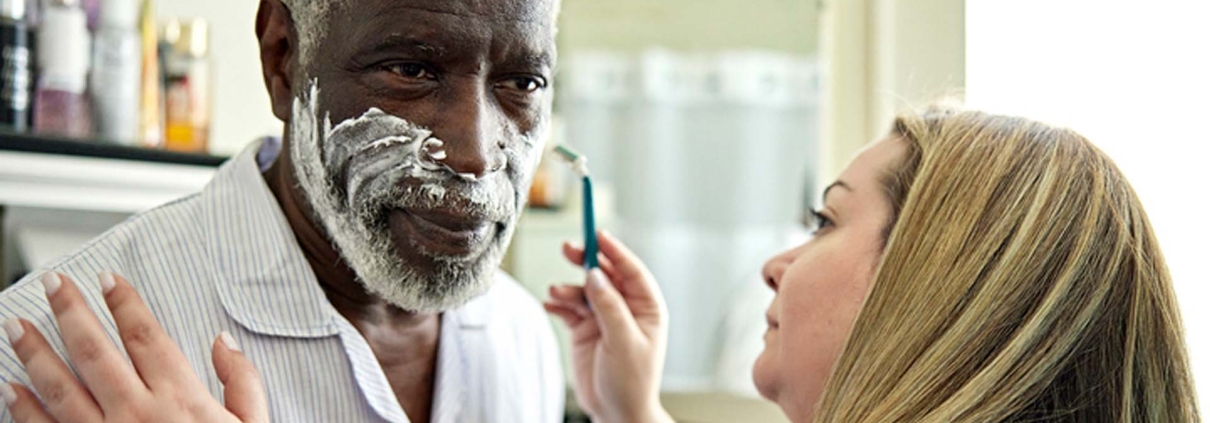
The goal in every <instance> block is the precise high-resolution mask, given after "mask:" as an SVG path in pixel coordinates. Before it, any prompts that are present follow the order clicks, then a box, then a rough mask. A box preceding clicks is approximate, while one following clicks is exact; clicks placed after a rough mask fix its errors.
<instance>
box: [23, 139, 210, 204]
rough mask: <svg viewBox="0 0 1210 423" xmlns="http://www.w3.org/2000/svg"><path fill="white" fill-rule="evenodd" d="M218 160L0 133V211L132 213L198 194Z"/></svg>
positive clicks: (200, 156) (191, 155) (195, 155)
mask: <svg viewBox="0 0 1210 423" xmlns="http://www.w3.org/2000/svg"><path fill="white" fill-rule="evenodd" d="M224 160H226V158H223V157H215V156H208V155H197V154H181V153H172V152H166V151H156V150H147V149H140V148H133V147H123V146H118V145H113V144H103V143H92V142H82V141H72V140H66V139H61V138H53V137H41V136H29V135H23V134H12V133H0V206H16V207H33V208H45V209H58V210H78V211H100V212H118V213H135V212H139V211H143V210H147V209H150V208H152V207H155V206H158V205H160V204H163V203H166V202H169V201H172V200H175V199H177V198H180V197H183V196H186V195H189V194H192V193H195V192H198V191H199V190H201V189H202V187H204V186H205V185H206V183H207V182H209V181H210V178H211V177H212V176H213V175H214V172H215V170H216V169H217V166H218V165H219V164H221V163H222V162H223V161H224Z"/></svg>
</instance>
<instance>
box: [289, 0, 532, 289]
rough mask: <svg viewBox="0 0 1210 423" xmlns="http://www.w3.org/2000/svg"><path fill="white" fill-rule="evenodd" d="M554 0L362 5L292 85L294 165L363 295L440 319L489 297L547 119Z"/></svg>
mask: <svg viewBox="0 0 1210 423" xmlns="http://www.w3.org/2000/svg"><path fill="white" fill-rule="evenodd" d="M552 2H553V0H407V1H405V0H358V1H354V2H352V3H351V4H352V5H351V6H350V7H345V8H341V9H339V10H335V11H334V12H333V16H332V18H331V20H330V21H329V22H328V27H327V34H326V36H324V37H323V38H322V39H321V40H320V41H319V42H318V43H317V44H316V45H315V46H314V48H312V49H311V50H310V52H311V56H310V57H309V58H307V62H306V63H302V64H301V65H302V71H303V72H302V73H304V74H305V75H306V80H305V83H301V84H295V92H296V95H297V101H296V102H295V106H294V116H293V118H292V119H291V124H290V126H291V130H290V138H291V154H292V156H291V158H292V162H293V163H294V170H295V173H296V174H297V177H298V180H299V184H300V186H301V187H302V189H303V191H304V192H305V193H306V194H307V197H308V199H309V200H310V203H311V204H310V205H311V208H312V210H313V211H314V214H315V215H316V217H318V218H319V219H320V220H321V221H322V222H319V223H322V224H323V226H324V227H325V229H326V230H327V232H328V234H329V235H330V236H331V238H332V240H333V241H334V242H335V244H336V246H337V247H338V249H339V250H340V252H341V255H342V256H343V257H344V259H345V261H346V262H347V263H348V264H349V265H350V267H352V268H353V270H354V271H356V272H357V274H358V276H359V278H360V279H361V281H362V283H363V284H365V286H366V288H367V289H369V290H370V292H372V293H374V294H376V295H378V296H381V297H383V298H384V299H385V300H387V301H389V302H391V303H392V304H394V305H396V306H399V307H401V308H404V309H407V310H412V311H421V312H430V311H440V310H446V309H449V308H452V307H456V306H458V305H461V304H462V303H465V302H466V301H467V300H469V299H471V298H473V297H475V296H477V295H479V294H481V293H483V292H484V291H485V290H486V289H487V288H488V287H489V286H490V283H491V280H492V277H493V275H494V273H495V269H496V268H497V267H498V266H499V264H500V260H501V258H502V257H503V254H504V251H505V249H506V247H507V245H508V242H509V239H510V238H511V236H512V232H513V229H514V225H515V223H516V220H517V217H518V215H519V213H520V211H521V210H522V209H523V207H524V203H525V200H526V198H525V195H526V193H527V192H528V187H529V184H530V182H531V178H532V176H533V169H534V167H535V165H536V163H537V159H538V158H539V156H540V154H541V151H542V145H541V143H542V141H543V139H544V136H545V132H546V130H547V127H548V125H549V120H550V102H551V98H552V95H551V90H550V88H549V84H550V80H551V78H552V72H553V69H552V68H553V63H554V60H555V47H554V19H555V16H554V13H555V12H554V7H553V4H552Z"/></svg>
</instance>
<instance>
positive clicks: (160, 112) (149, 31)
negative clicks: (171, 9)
mask: <svg viewBox="0 0 1210 423" xmlns="http://www.w3.org/2000/svg"><path fill="white" fill-rule="evenodd" d="M139 9H140V10H139V12H140V13H139V29H140V35H141V36H142V44H141V46H142V54H143V69H142V72H141V73H140V78H141V80H140V88H141V90H140V91H141V93H140V95H139V145H141V146H143V147H147V148H160V147H163V146H164V100H163V92H164V73H163V68H162V67H161V66H160V43H159V32H158V31H156V25H155V5H154V4H153V3H152V0H143V1H142V6H141V7H140V8H139Z"/></svg>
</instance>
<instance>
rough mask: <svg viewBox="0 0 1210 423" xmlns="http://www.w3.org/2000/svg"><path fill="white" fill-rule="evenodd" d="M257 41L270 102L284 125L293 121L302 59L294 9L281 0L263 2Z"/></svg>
mask: <svg viewBox="0 0 1210 423" xmlns="http://www.w3.org/2000/svg"><path fill="white" fill-rule="evenodd" d="M304 1H313V0H304ZM256 38H257V40H259V41H260V62H261V71H262V72H263V73H264V77H265V88H266V89H267V90H268V91H269V101H270V102H272V103H273V114H274V115H276V116H277V118H278V119H280V120H281V121H282V122H289V121H290V118H291V116H290V114H291V113H292V110H293V107H294V92H293V86H294V73H293V70H294V69H295V60H298V38H297V36H296V34H295V33H294V20H293V19H292V18H291V17H290V10H289V9H287V8H286V5H284V4H282V2H281V0H261V2H260V9H259V10H258V11H257V12H256Z"/></svg>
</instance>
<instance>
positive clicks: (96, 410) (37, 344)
mask: <svg viewBox="0 0 1210 423" xmlns="http://www.w3.org/2000/svg"><path fill="white" fill-rule="evenodd" d="M4 332H5V333H6V334H7V335H8V339H9V342H10V343H11V344H12V346H13V351H14V352H16V353H17V359H19V360H21V364H23V365H25V372H26V373H28V374H29V379H30V382H31V383H32V384H33V386H34V389H37V390H38V392H40V393H41V394H42V400H43V401H45V402H46V408H47V410H49V411H50V414H51V415H53V416H55V417H56V418H58V419H59V421H62V422H64V423H73V422H94V421H100V419H101V409H100V407H98V406H97V403H96V402H95V401H94V400H93V398H92V395H91V394H89V393H88V389H86V388H85V387H84V385H83V384H82V383H80V381H79V380H76V375H75V374H72V372H71V369H69V368H68V367H67V364H65V363H63V360H62V359H60V358H59V354H56V353H55V350H54V349H52V348H51V347H50V344H49V343H47V342H46V338H44V337H43V336H42V333H41V332H38V329H37V328H34V326H33V325H31V324H29V322H26V321H24V320H18V319H13V320H9V321H7V322H4Z"/></svg>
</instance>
